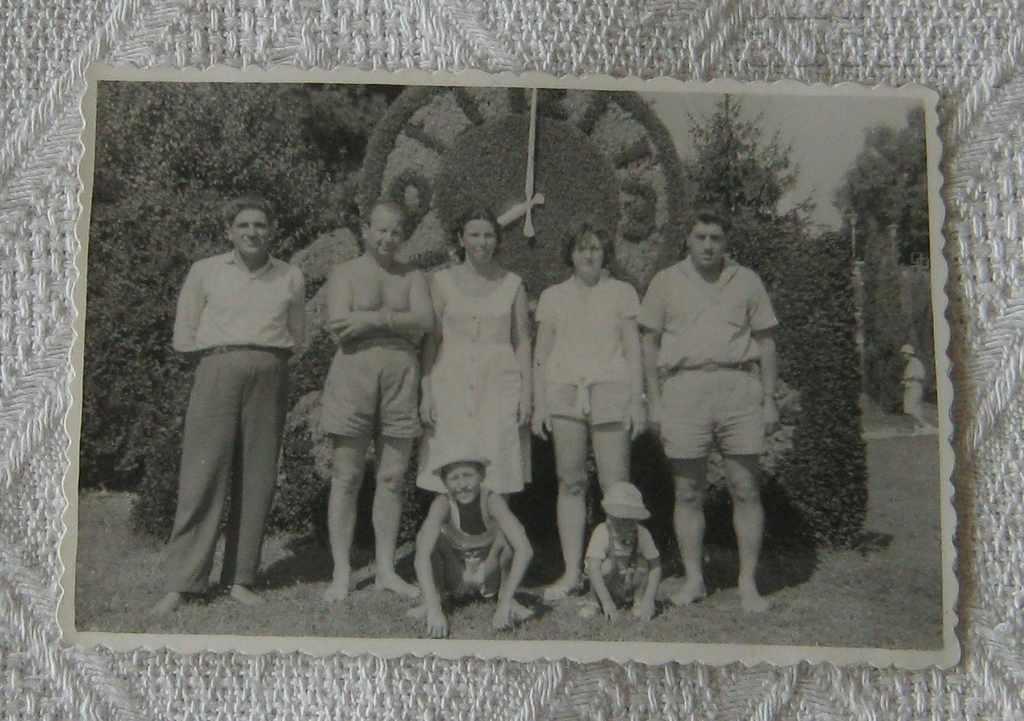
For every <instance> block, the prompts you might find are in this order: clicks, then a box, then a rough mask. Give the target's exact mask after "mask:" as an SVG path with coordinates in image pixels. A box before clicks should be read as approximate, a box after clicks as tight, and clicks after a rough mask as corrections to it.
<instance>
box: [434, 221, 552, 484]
mask: <svg viewBox="0 0 1024 721" xmlns="http://www.w3.org/2000/svg"><path fill="white" fill-rule="evenodd" d="M500 232H501V231H500V227H499V225H498V221H497V218H495V216H494V214H493V213H492V212H491V211H490V210H488V209H486V208H475V209H472V210H470V211H469V212H467V213H465V214H464V215H463V217H462V218H461V220H460V222H459V224H458V226H457V231H456V243H457V253H458V255H459V257H460V258H461V261H462V262H461V263H459V264H457V265H454V266H452V267H450V268H446V269H444V270H441V271H439V272H438V273H436V274H434V276H433V278H432V279H431V297H432V298H433V302H434V315H435V319H436V323H435V326H434V332H433V333H432V334H430V335H428V336H427V339H426V342H425V347H424V351H423V380H422V395H421V402H420V416H421V419H422V420H423V423H424V424H425V426H426V429H427V430H426V433H425V435H424V439H423V443H422V444H421V446H420V458H419V469H420V470H419V474H418V476H417V479H416V485H418V486H419V487H420V488H424V489H426V490H429V491H434V492H436V493H445V492H446V489H445V487H444V485H443V484H441V483H440V480H439V479H438V478H437V476H436V475H434V474H433V473H431V469H432V468H433V467H434V461H433V457H435V456H437V455H439V454H442V453H444V452H445V449H447V448H451V447H452V446H462V447H465V446H466V445H467V444H468V445H471V446H472V447H473V448H474V449H476V451H478V452H479V453H480V454H481V455H482V456H484V457H485V458H487V459H488V460H490V466H489V470H488V473H487V480H486V481H485V482H484V485H485V487H487V488H489V489H490V490H492V491H496V492H497V493H501V494H509V493H516V492H518V491H521V490H523V487H524V485H525V484H527V483H529V482H530V432H529V424H530V410H531V405H532V394H531V385H532V383H531V376H530V370H531V366H530V360H531V343H530V334H529V325H528V324H529V320H528V317H527V307H526V292H525V291H524V289H523V283H522V279H521V278H520V277H519V276H518V275H516V274H515V273H511V272H509V271H507V270H505V269H504V268H502V267H501V265H500V264H499V263H498V262H497V260H496V259H495V251H496V250H497V248H498V245H499V243H500V240H501V236H500Z"/></svg>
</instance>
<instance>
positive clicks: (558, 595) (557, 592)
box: [541, 575, 580, 603]
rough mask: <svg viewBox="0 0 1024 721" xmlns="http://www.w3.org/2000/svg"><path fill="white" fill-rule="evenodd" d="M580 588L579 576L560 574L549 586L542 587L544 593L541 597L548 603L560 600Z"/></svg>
mask: <svg viewBox="0 0 1024 721" xmlns="http://www.w3.org/2000/svg"><path fill="white" fill-rule="evenodd" d="M579 590H580V579H579V576H576V577H575V578H574V577H571V576H569V575H565V576H562V577H561V578H560V579H558V580H557V581H555V582H554V583H552V584H551V585H550V586H548V587H547V588H545V589H544V593H543V594H542V595H541V597H542V598H543V599H544V600H545V601H547V602H548V603H554V602H556V601H562V600H564V599H566V598H568V597H569V596H571V595H574V594H576V593H578V592H579Z"/></svg>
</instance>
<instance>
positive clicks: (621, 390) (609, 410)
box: [547, 382, 630, 426]
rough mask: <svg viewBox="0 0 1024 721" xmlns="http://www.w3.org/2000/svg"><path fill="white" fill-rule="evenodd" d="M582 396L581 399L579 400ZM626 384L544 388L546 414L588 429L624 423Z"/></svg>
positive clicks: (572, 385) (571, 385)
mask: <svg viewBox="0 0 1024 721" xmlns="http://www.w3.org/2000/svg"><path fill="white" fill-rule="evenodd" d="M581 394H585V397H581ZM629 400H630V390H629V384H628V383H593V384H591V385H588V386H580V385H576V384H575V383H551V382H549V383H548V384H547V404H548V412H549V413H550V414H551V415H553V416H562V417H565V418H573V419H575V420H578V421H585V422H588V423H590V424H591V425H594V426H596V425H601V424H603V423H625V422H626V419H627V418H628V417H629Z"/></svg>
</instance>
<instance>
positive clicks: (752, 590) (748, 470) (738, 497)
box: [725, 456, 769, 613]
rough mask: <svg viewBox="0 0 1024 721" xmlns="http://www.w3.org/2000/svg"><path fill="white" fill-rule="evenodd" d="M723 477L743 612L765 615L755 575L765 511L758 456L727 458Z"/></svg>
mask: <svg viewBox="0 0 1024 721" xmlns="http://www.w3.org/2000/svg"><path fill="white" fill-rule="evenodd" d="M725 473H726V477H727V479H728V481H729V492H730V493H731V494H732V507H733V512H732V523H733V526H734V527H735V529H736V545H737V546H738V547H739V554H740V574H739V583H738V585H739V590H740V601H741V602H742V604H743V610H745V611H748V612H750V613H759V612H761V611H767V610H768V607H769V603H768V601H767V600H766V599H765V598H764V597H763V596H761V594H760V592H759V591H758V590H757V581H756V580H755V574H756V572H757V559H758V557H759V556H760V555H761V542H762V540H763V538H764V507H763V506H762V505H761V489H760V486H759V483H758V475H759V473H760V467H759V465H758V459H757V456H726V457H725Z"/></svg>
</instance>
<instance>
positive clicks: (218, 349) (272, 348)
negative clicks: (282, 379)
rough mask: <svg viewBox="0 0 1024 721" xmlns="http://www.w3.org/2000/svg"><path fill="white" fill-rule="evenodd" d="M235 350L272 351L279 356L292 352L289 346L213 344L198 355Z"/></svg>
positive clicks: (288, 354)
mask: <svg viewBox="0 0 1024 721" xmlns="http://www.w3.org/2000/svg"><path fill="white" fill-rule="evenodd" d="M236 350H255V351H261V352H263V353H273V354H274V355H279V356H285V357H287V356H290V355H291V354H292V350H291V348H278V347H276V346H272V345H252V344H246V345H215V346H213V347H211V348H203V350H201V351H199V356H200V357H202V358H205V357H206V356H208V355H220V354H221V353H230V352H231V351H236Z"/></svg>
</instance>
